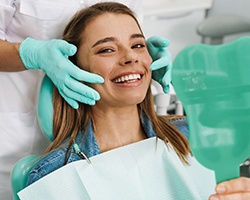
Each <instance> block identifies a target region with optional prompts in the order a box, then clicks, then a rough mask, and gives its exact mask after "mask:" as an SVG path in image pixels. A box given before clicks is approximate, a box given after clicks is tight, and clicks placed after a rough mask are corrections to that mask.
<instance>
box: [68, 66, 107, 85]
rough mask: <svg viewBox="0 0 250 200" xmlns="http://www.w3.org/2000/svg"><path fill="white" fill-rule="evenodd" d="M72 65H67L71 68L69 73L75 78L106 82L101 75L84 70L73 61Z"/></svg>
mask: <svg viewBox="0 0 250 200" xmlns="http://www.w3.org/2000/svg"><path fill="white" fill-rule="evenodd" d="M69 62H70V61H69ZM70 65H71V66H69V67H68V66H67V68H70V70H69V73H70V74H69V75H70V76H72V77H73V78H75V79H76V80H79V81H84V82H87V83H96V84H98V83H104V79H103V78H102V77H101V76H100V75H98V74H94V73H91V72H87V71H85V70H82V69H80V68H79V67H77V66H75V65H74V64H73V63H71V62H70Z"/></svg>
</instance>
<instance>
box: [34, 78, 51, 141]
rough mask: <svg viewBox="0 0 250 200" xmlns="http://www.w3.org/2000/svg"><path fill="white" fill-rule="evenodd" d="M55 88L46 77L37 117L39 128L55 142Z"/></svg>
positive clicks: (41, 91)
mask: <svg viewBox="0 0 250 200" xmlns="http://www.w3.org/2000/svg"><path fill="white" fill-rule="evenodd" d="M53 86H54V84H53V83H52V81H51V80H50V79H49V77H48V76H46V75H45V76H44V78H43V80H42V83H41V87H40V92H39V96H38V103H37V117H38V123H39V126H40V128H41V130H42V132H43V134H44V135H45V136H46V137H47V138H48V139H49V140H50V141H52V140H53V101H52V96H53V95H52V94H53Z"/></svg>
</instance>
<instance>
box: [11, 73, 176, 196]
mask: <svg viewBox="0 0 250 200" xmlns="http://www.w3.org/2000/svg"><path fill="white" fill-rule="evenodd" d="M52 93H53V83H52V82H51V80H50V79H49V78H48V77H47V76H45V77H44V79H43V81H42V83H41V87H40V91H39V97H38V105H37V115H38V122H39V126H40V128H41V130H42V132H43V134H45V136H46V137H47V138H48V139H49V140H50V141H53V134H52V122H53V114H52V113H53V104H52ZM166 99H167V100H168V101H164V100H166ZM169 100H170V95H167V94H158V95H156V108H157V112H158V114H163V115H165V114H166V111H167V106H168V105H169ZM159 112H160V113H159ZM180 112H181V111H180ZM39 158H40V155H28V156H26V157H24V158H21V159H20V160H19V161H18V162H17V163H16V164H15V166H14V168H13V170H12V174H11V184H12V196H13V200H20V199H19V197H18V195H17V193H18V192H19V191H21V190H22V189H24V188H25V187H26V182H27V179H28V175H29V172H30V171H31V169H32V168H33V167H34V166H35V164H36V163H37V162H38V161H39Z"/></svg>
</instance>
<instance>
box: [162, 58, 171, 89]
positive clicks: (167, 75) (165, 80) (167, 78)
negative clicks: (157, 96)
mask: <svg viewBox="0 0 250 200" xmlns="http://www.w3.org/2000/svg"><path fill="white" fill-rule="evenodd" d="M171 81H172V63H170V64H169V65H168V66H167V67H166V73H165V74H164V76H163V78H162V83H163V84H164V85H169V84H170V83H171Z"/></svg>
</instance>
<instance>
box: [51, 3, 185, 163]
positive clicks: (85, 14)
mask: <svg viewBox="0 0 250 200" xmlns="http://www.w3.org/2000/svg"><path fill="white" fill-rule="evenodd" d="M104 13H115V14H124V15H129V16H131V17H132V18H133V19H134V20H135V21H136V23H137V24H138V27H139V28H140V25H139V23H138V21H137V19H136V16H135V14H134V13H133V12H132V11H131V10H130V9H129V8H128V7H127V6H125V5H123V4H120V3H114V2H103V3H97V4H94V5H93V6H91V7H88V8H86V9H83V10H81V11H79V12H78V13H76V14H75V15H74V16H73V18H72V19H71V21H70V22H69V23H68V25H67V26H66V28H65V30H64V32H63V36H62V39H64V40H66V41H67V42H69V43H71V44H74V45H76V46H77V47H79V46H80V45H81V44H82V43H83V42H84V38H82V34H81V33H83V31H84V30H85V28H86V27H87V26H88V24H89V23H90V22H91V21H92V20H93V19H95V18H96V17H98V16H100V15H102V14H104ZM140 30H141V28H140ZM141 32H142V31H141ZM70 60H71V61H72V62H73V63H75V64H76V65H77V55H74V56H73V57H71V58H70ZM53 105H54V116H53V134H54V138H55V139H54V141H53V143H52V144H51V145H50V147H49V148H48V149H47V153H49V152H51V151H53V150H55V149H57V148H60V147H61V146H62V145H65V144H69V148H68V150H69V149H70V147H71V146H72V144H73V143H74V140H75V137H76V135H77V133H78V132H79V131H80V130H83V131H84V130H85V129H86V126H87V124H88V122H89V121H90V120H92V113H91V109H90V106H89V105H86V104H80V105H79V108H78V109H77V110H75V109H73V108H71V106H70V105H68V104H67V102H66V101H65V100H64V99H63V98H62V97H61V95H60V94H59V92H58V91H57V89H56V88H54V94H53ZM138 109H139V113H140V114H142V112H144V113H145V114H146V115H147V117H148V118H149V120H150V121H151V123H152V126H153V129H154V131H155V133H156V135H157V137H158V138H161V139H162V140H164V141H165V142H166V143H168V142H169V143H171V145H172V146H173V148H174V150H175V151H176V153H177V155H178V156H179V157H180V159H181V160H182V161H183V162H184V163H188V162H187V156H188V155H189V153H190V148H189V144H188V141H187V139H186V138H185V136H183V134H182V133H180V132H179V131H178V130H177V129H176V128H174V126H173V125H172V124H171V123H170V122H169V118H170V117H167V116H165V117H164V116H157V114H156V112H155V108H154V101H153V96H152V93H151V89H150V86H149V88H148V90H147V94H146V97H145V99H144V100H143V101H142V102H141V103H139V104H138ZM65 141H66V142H65Z"/></svg>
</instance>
